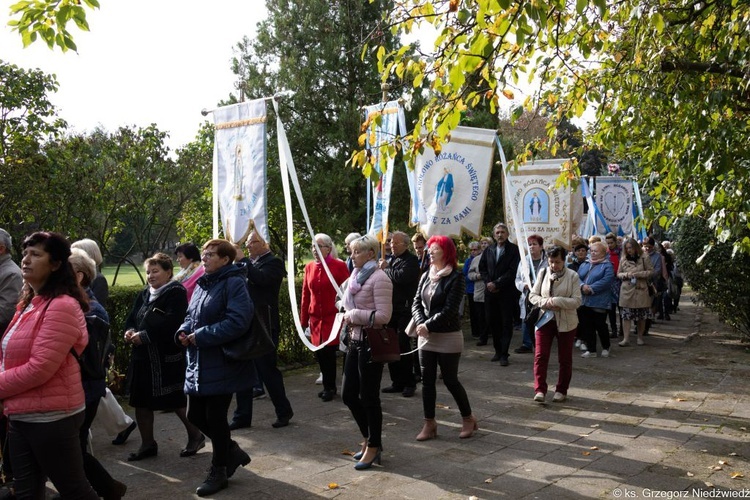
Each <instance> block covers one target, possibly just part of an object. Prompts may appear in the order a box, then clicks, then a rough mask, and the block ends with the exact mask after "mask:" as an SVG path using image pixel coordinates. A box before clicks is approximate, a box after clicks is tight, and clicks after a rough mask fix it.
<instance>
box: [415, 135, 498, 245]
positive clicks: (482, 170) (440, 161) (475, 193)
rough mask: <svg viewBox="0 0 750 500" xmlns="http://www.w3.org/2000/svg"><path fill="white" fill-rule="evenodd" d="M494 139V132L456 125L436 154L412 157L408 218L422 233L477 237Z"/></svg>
mask: <svg viewBox="0 0 750 500" xmlns="http://www.w3.org/2000/svg"><path fill="white" fill-rule="evenodd" d="M495 137H496V132H495V131H494V130H489V129H481V128H471V127H456V129H455V130H454V131H453V132H452V133H451V136H450V141H448V142H446V143H445V144H443V149H442V150H441V151H440V152H439V153H438V154H435V151H434V150H433V149H431V148H425V152H424V154H421V155H419V156H418V157H417V159H416V161H415V168H414V171H413V172H412V173H411V174H412V175H413V176H414V184H415V185H416V193H417V194H416V196H417V199H416V200H412V202H413V205H412V210H413V212H414V213H412V217H413V219H416V221H417V222H418V225H419V229H420V231H421V232H422V234H424V235H425V236H427V237H430V236H432V235H436V234H439V235H443V236H450V237H454V238H457V237H459V236H461V233H462V232H466V233H468V234H470V235H472V236H474V237H479V236H480V232H481V229H482V218H483V216H484V206H485V201H486V199H487V187H488V185H489V180H490V171H491V170H492V160H493V156H494V148H495Z"/></svg>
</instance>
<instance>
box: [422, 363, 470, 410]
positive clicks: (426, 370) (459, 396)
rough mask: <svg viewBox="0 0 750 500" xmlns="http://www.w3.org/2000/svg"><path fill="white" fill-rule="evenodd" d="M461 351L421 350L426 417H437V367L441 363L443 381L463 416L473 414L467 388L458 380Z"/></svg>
mask: <svg viewBox="0 0 750 500" xmlns="http://www.w3.org/2000/svg"><path fill="white" fill-rule="evenodd" d="M460 359H461V353H460V352H456V353H450V354H445V353H440V352H433V351H425V350H422V349H420V350H419V361H420V363H421V364H422V406H423V408H424V418H435V402H436V401H437V389H436V387H435V382H436V379H437V367H438V365H440V373H442V374H443V383H444V384H445V387H446V388H447V389H448V391H450V393H451V395H452V396H453V399H455V400H456V404H457V405H458V410H459V411H460V412H461V416H462V417H468V416H470V415H471V405H470V404H469V397H468V396H467V395H466V390H465V389H464V386H463V385H461V382H459V381H458V361H459V360H460Z"/></svg>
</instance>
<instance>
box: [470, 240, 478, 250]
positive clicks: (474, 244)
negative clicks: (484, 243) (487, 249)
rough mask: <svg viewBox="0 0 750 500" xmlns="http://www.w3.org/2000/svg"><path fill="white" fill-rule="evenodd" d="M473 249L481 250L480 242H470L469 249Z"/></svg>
mask: <svg viewBox="0 0 750 500" xmlns="http://www.w3.org/2000/svg"><path fill="white" fill-rule="evenodd" d="M472 248H479V242H478V241H470V242H469V249H472Z"/></svg>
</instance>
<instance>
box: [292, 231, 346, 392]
mask: <svg viewBox="0 0 750 500" xmlns="http://www.w3.org/2000/svg"><path fill="white" fill-rule="evenodd" d="M315 241H316V243H317V244H318V247H319V248H320V253H318V250H317V249H316V248H315V245H313V255H314V256H315V260H314V261H313V262H310V263H309V264H307V265H306V266H305V278H304V281H303V282H302V305H301V306H300V309H301V311H300V321H301V322H302V328H308V327H309V328H310V335H311V339H310V340H311V342H312V343H313V344H314V345H316V346H319V345H320V344H322V343H324V342H325V341H326V339H327V338H328V335H329V334H330V333H331V329H332V328H333V322H334V320H335V319H336V313H337V312H338V309H337V308H336V289H335V288H334V287H333V285H331V280H329V279H328V275H327V274H326V271H325V269H324V268H323V264H322V263H321V261H322V260H325V262H326V264H328V269H330V271H331V275H332V276H333V279H334V280H335V281H336V283H338V284H339V285H341V284H342V283H343V282H344V281H346V279H347V278H348V277H349V269H348V268H347V267H346V263H345V262H344V261H342V260H339V259H338V254H337V252H336V247H335V246H334V244H333V241H332V240H331V237H330V236H328V235H327V234H322V233H320V234H316V235H315ZM338 346H339V339H338V335H337V336H336V338H335V339H334V340H333V342H331V343H330V344H328V345H326V346H325V347H323V348H321V349H319V350H317V351H315V357H316V358H317V360H318V365H320V373H322V374H323V390H322V391H320V392H319V393H318V396H319V397H320V398H321V399H322V400H323V401H331V400H332V399H333V396H334V395H335V394H336V352H337V351H338V350H339V347H338Z"/></svg>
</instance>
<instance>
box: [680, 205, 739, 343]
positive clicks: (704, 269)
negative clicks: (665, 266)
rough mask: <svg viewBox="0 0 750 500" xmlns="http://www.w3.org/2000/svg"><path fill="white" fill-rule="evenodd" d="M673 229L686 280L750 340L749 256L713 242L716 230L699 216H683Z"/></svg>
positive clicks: (728, 244)
mask: <svg viewBox="0 0 750 500" xmlns="http://www.w3.org/2000/svg"><path fill="white" fill-rule="evenodd" d="M672 232H673V234H674V251H675V255H677V259H678V265H679V266H680V269H681V270H682V275H683V277H684V278H685V281H687V282H688V283H690V286H691V288H692V289H693V291H694V292H695V293H696V294H697V295H698V298H699V299H700V300H701V301H703V303H704V304H705V305H706V306H707V307H708V308H710V309H711V310H712V311H714V312H715V313H716V314H718V315H719V317H720V318H721V320H722V321H724V322H725V323H727V324H728V325H730V326H732V327H733V328H735V329H737V331H739V332H740V335H741V336H742V340H743V341H744V342H748V341H750V256H748V255H746V254H739V253H738V254H737V255H732V251H733V249H732V245H731V244H730V243H722V242H717V241H713V238H714V230H713V229H711V228H710V227H709V225H708V222H707V221H705V220H703V219H700V218H697V217H689V218H688V217H686V218H684V219H681V220H680V221H679V223H678V224H677V226H676V227H675V229H674V230H673V231H672ZM710 243H713V246H712V247H711V249H710V250H709V251H708V252H706V250H707V248H708V245H709V244H710Z"/></svg>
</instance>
